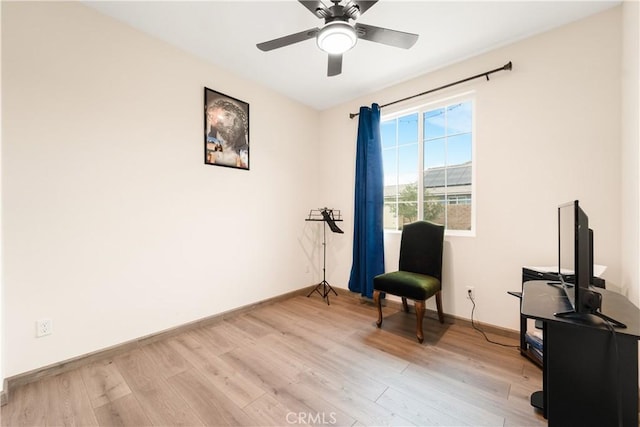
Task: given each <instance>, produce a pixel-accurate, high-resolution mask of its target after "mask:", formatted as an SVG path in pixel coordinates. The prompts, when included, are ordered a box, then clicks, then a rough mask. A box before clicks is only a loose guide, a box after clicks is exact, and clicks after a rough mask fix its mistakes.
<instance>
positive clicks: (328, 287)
mask: <svg viewBox="0 0 640 427" xmlns="http://www.w3.org/2000/svg"><path fill="white" fill-rule="evenodd" d="M321 287H322V291H320V288H321ZM314 292H317V293H318V294H320V296H321V297H322V299H326V300H327V305H331V303H330V302H329V292H333V293H334V294H335V295H336V296H338V293H337V292H336V291H335V289H333V288H332V287H331V285H330V284H329V282H327V281H326V280H323V281H322V282H320V283H318V284H317V285H316V287H315V288H314V289H313V290H312V291H311V292H309V295H307V298H309V297H310V296H311V295H313V293H314Z"/></svg>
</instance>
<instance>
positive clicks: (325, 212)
mask: <svg viewBox="0 0 640 427" xmlns="http://www.w3.org/2000/svg"><path fill="white" fill-rule="evenodd" d="M305 221H323V222H324V226H323V227H322V282H320V283H318V284H317V285H316V287H315V288H314V289H313V290H312V291H311V292H309V295H307V298H309V297H310V296H311V295H312V294H313V293H314V292H317V293H318V294H320V296H321V297H322V298H323V299H326V300H327V305H331V304H330V303H329V292H333V293H334V294H335V295H336V296H338V293H337V292H336V291H335V290H334V289H333V288H332V287H331V285H330V284H329V282H327V225H328V226H329V228H330V229H331V231H333V232H334V233H339V234H343V233H344V231H342V230H341V229H340V227H338V225H337V224H336V222H338V221H342V216H341V215H340V211H339V210H335V209H329V208H320V209H311V210H310V211H309V217H308V218H307V219H305ZM320 289H322V291H321V290H320Z"/></svg>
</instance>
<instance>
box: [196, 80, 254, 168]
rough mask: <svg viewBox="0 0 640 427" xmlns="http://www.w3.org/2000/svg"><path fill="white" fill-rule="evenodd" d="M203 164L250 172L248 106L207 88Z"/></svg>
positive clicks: (205, 91) (205, 93)
mask: <svg viewBox="0 0 640 427" xmlns="http://www.w3.org/2000/svg"><path fill="white" fill-rule="evenodd" d="M204 163H205V164H206V165H216V166H226V167H231V168H237V169H245V170H249V104H247V103H246V102H243V101H240V100H239V99H236V98H233V97H231V96H228V95H225V94H223V93H220V92H216V91H215V90H212V89H209V88H206V87H205V88H204Z"/></svg>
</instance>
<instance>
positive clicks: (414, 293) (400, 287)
mask: <svg viewBox="0 0 640 427" xmlns="http://www.w3.org/2000/svg"><path fill="white" fill-rule="evenodd" d="M373 288H374V289H377V290H379V291H381V292H388V293H390V294H393V295H398V296H403V297H406V298H409V299H413V300H426V299H428V298H430V297H432V296H433V295H435V293H436V292H438V291H439V290H440V280H438V279H436V278H435V277H433V276H427V275H425V274H419V273H411V272H409V271H394V272H392V273H385V274H380V275H378V276H376V277H374V278H373Z"/></svg>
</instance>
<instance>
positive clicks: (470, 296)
mask: <svg viewBox="0 0 640 427" xmlns="http://www.w3.org/2000/svg"><path fill="white" fill-rule="evenodd" d="M466 290H467V299H476V290H475V289H474V287H473V286H467V287H466Z"/></svg>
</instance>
